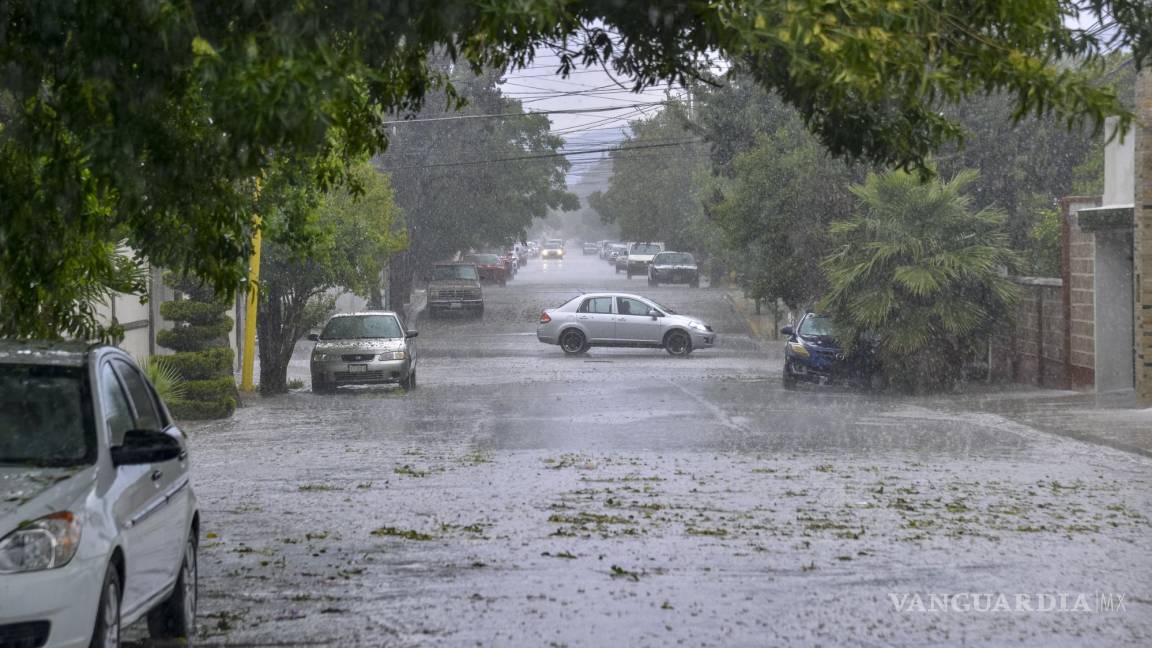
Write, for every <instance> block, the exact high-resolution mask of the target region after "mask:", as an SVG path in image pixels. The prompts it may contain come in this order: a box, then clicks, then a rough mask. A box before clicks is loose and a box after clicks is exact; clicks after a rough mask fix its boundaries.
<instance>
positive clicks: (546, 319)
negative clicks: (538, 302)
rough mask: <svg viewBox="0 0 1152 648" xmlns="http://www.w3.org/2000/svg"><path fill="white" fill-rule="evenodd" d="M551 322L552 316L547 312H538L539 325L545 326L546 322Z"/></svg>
mask: <svg viewBox="0 0 1152 648" xmlns="http://www.w3.org/2000/svg"><path fill="white" fill-rule="evenodd" d="M551 321H552V316H551V315H549V314H548V311H540V323H541V324H547V323H548V322H551Z"/></svg>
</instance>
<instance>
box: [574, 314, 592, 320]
mask: <svg viewBox="0 0 1152 648" xmlns="http://www.w3.org/2000/svg"><path fill="white" fill-rule="evenodd" d="M576 319H582V320H586V319H592V318H591V317H588V316H587V315H577V316H576Z"/></svg>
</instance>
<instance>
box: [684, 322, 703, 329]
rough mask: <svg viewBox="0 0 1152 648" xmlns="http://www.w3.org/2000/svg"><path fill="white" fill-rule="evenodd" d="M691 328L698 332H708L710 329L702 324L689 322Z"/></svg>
mask: <svg viewBox="0 0 1152 648" xmlns="http://www.w3.org/2000/svg"><path fill="white" fill-rule="evenodd" d="M688 326H689V328H694V329H696V330H697V331H707V330H708V327H707V326H704V324H703V323H702V322H688Z"/></svg>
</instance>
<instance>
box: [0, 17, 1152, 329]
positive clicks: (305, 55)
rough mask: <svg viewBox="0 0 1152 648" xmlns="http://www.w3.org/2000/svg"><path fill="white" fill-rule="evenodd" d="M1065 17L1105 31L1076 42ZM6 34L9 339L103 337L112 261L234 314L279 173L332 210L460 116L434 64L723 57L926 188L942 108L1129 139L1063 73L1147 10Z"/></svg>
mask: <svg viewBox="0 0 1152 648" xmlns="http://www.w3.org/2000/svg"><path fill="white" fill-rule="evenodd" d="M1077 9H1083V16H1084V17H1092V18H1098V19H1100V20H1102V21H1103V22H1105V23H1107V24H1109V25H1112V26H1113V28H1112V29H1108V30H1081V29H1074V28H1072V27H1070V26H1068V25H1067V23H1068V22H1069V21H1068V16H1069V13H1075V12H1076V10H1077ZM0 25H4V39H3V42H2V43H0V68H2V69H4V70H7V71H9V72H10V73H9V74H6V75H5V76H4V79H3V81H2V85H0V196H3V201H2V205H3V206H2V207H0V209H3V218H0V267H2V268H4V274H3V278H2V280H0V302H2V303H3V304H4V305H5V308H4V313H5V315H4V317H3V318H2V319H0V325H2V326H3V329H2V330H0V333H2V334H5V335H40V334H56V333H57V332H59V331H65V332H71V333H76V334H81V335H88V334H102V331H101V329H100V327H99V325H98V324H97V323H96V322H95V316H94V312H93V310H92V308H91V306H90V305H91V303H92V302H91V299H92V298H93V297H94V295H99V294H100V293H101V291H103V290H105V289H106V288H108V287H111V286H122V287H126V288H130V289H131V290H132V291H134V292H138V291H139V290H140V288H141V287H142V286H141V285H139V284H131V285H124V283H123V281H122V276H121V273H120V272H119V269H120V268H118V263H119V262H117V261H112V260H110V255H109V254H107V246H108V245H110V242H112V241H121V240H123V241H125V242H126V243H127V245H128V246H129V247H130V248H131V249H133V250H136V251H137V253H138V254H139V255H140V257H141V258H146V259H148V260H149V261H151V262H152V263H154V264H156V265H158V266H161V267H168V268H177V269H180V270H184V271H188V272H190V273H191V274H193V275H196V276H199V277H203V278H205V279H206V280H207V282H208V283H209V284H210V285H211V286H212V287H213V288H214V289H215V290H216V291H217V292H219V293H220V294H221V295H223V296H226V297H231V296H232V294H233V292H234V291H235V290H236V289H238V288H239V287H241V286H242V285H243V283H244V279H245V262H246V260H247V259H248V257H249V253H250V252H251V249H250V248H251V240H252V236H251V235H252V233H253V229H254V227H255V222H254V221H255V219H254V218H253V216H254V205H253V202H254V201H253V193H254V188H255V185H256V182H257V179H258V178H260V177H263V176H265V175H266V174H267V172H268V171H269V168H270V167H271V166H272V165H273V164H275V161H276V160H279V159H288V160H304V159H312V158H317V159H323V160H331V161H332V163H330V164H324V165H317V166H315V168H314V171H315V173H314V180H315V181H316V183H317V184H318V186H320V187H322V188H327V187H328V186H330V185H332V184H333V183H335V182H336V181H337V180H339V179H340V178H341V177H342V176H344V171H345V170H346V168H347V166H348V165H349V163H350V162H351V161H352V160H355V159H358V158H359V157H361V156H363V155H366V154H373V153H379V152H381V151H382V150H384V148H385V145H386V143H387V139H388V134H387V133H388V130H387V125H386V124H385V122H386V121H387V120H388V118H389V116H390V115H393V114H396V113H401V114H404V113H408V112H410V111H413V110H415V109H418V108H419V107H420V106H421V105H422V103H423V101H424V99H425V96H426V94H428V93H430V92H439V91H441V90H443V91H445V93H446V96H447V101H446V103H447V104H448V105H449V107H456V106H458V105H459V103H460V101H459V93H458V92H457V89H456V87H455V86H454V85H452V84H450V83H449V79H448V75H447V74H445V73H444V72H443V69H444V68H443V67H441V66H431V65H429V56H430V54H429V53H430V52H442V53H444V55H445V56H446V57H448V58H449V59H450V60H451V61H452V62H453V66H452V68H453V69H456V70H466V69H467V70H472V71H479V70H482V69H496V70H503V69H506V68H508V67H523V66H525V65H527V64H529V63H530V62H532V61H533V60H534V58H535V56H536V55H537V53H538V52H540V51H555V52H557V53H559V55H560V57H561V60H560V64H559V66H558V67H559V71H560V72H561V73H564V74H566V73H568V72H570V71H572V70H573V69H574V68H576V67H579V66H591V65H604V66H605V67H607V68H610V69H612V70H613V71H614V72H616V73H617V74H619V75H621V76H623V77H626V78H633V79H635V85H636V87H637V88H643V87H648V86H652V85H656V84H659V83H663V82H670V83H675V82H683V81H685V80H687V79H691V78H697V77H700V76H703V75H704V74H706V71H707V70H708V68H709V66H710V65H711V64H712V61H713V59H714V57H715V55H717V54H718V55H720V56H723V57H724V58H725V59H726V60H729V61H735V62H737V63H738V64H739V65H740V66H742V67H743V68H744V69H746V70H747V72H748V73H749V74H750V75H752V77H753V78H755V79H756V80H757V81H758V82H759V83H760V84H761V85H762V86H764V87H765V88H768V89H771V90H774V91H776V92H778V93H779V95H780V96H781V97H782V98H783V99H784V101H785V102H786V103H788V104H789V105H791V106H793V107H795V108H796V109H797V110H799V111H800V113H801V115H802V117H803V119H804V122H805V124H806V125H807V126H808V128H809V129H810V130H812V132H814V133H815V134H816V136H817V137H818V138H819V140H820V142H821V143H823V144H824V145H825V146H827V147H828V149H829V150H830V151H832V153H833V154H835V155H839V156H845V157H848V158H860V159H865V160H868V161H870V162H873V163H876V164H884V165H901V166H910V167H916V168H920V169H924V168H925V166H924V165H925V161H926V159H927V158H928V156H929V154H930V153H931V152H932V151H933V150H935V149H937V148H938V147H939V146H941V145H942V144H944V143H947V142H952V141H957V140H958V139H959V138H960V137H961V128H960V127H959V126H958V125H957V124H956V123H955V122H954V121H952V120H950V119H949V118H948V117H947V116H946V115H942V114H941V113H940V111H939V105H940V103H941V102H947V101H954V100H956V99H959V98H963V97H967V96H973V95H979V94H985V93H991V92H998V91H1002V92H1005V93H1007V94H1008V95H1009V96H1011V97H1012V103H1011V106H1010V107H1011V109H1012V112H1013V114H1014V116H1016V117H1017V118H1020V117H1024V116H1025V115H1029V114H1037V115H1044V114H1053V115H1055V116H1056V117H1057V118H1058V119H1060V120H1061V122H1064V123H1066V124H1072V125H1076V124H1079V123H1081V122H1082V121H1087V122H1088V123H1090V124H1091V125H1093V126H1096V127H1099V126H1101V125H1102V123H1103V119H1104V118H1105V117H1106V116H1108V115H1112V114H1119V115H1121V116H1122V118H1123V120H1124V124H1125V126H1127V125H1129V124H1130V122H1131V117H1132V116H1131V113H1130V112H1129V111H1127V110H1125V108H1124V107H1123V105H1122V104H1121V103H1120V102H1119V101H1118V100H1117V98H1116V96H1115V94H1114V93H1113V92H1112V91H1111V90H1110V89H1108V88H1107V87H1101V86H1099V85H1098V84H1097V83H1096V82H1095V78H1094V76H1095V75H1093V74H1092V73H1091V72H1088V71H1082V70H1069V69H1066V68H1063V67H1060V66H1059V65H1057V63H1058V62H1059V61H1062V60H1066V59H1068V58H1073V57H1084V56H1087V57H1098V56H1099V53H1100V52H1101V51H1106V50H1129V51H1132V52H1133V56H1134V58H1135V59H1136V61H1137V65H1139V64H1140V63H1142V62H1144V61H1145V60H1146V59H1147V58H1148V53H1149V48H1150V47H1152V45H1150V44H1149V39H1148V36H1149V34H1150V33H1152V18H1149V12H1148V11H1147V2H1146V0H1086V1H1085V2H1083V3H1074V4H1069V3H1068V2H1066V1H1065V0H1015V1H1013V2H1003V0H972V1H970V2H955V1H954V0H927V1H924V2H914V3H907V2H889V1H885V0H836V1H832V2H807V3H806V2H795V1H792V0H764V1H762V2H756V3H744V2H683V0H650V1H649V2H621V1H619V0H582V1H579V2H556V1H555V0H516V1H515V2H513V1H510V0H483V1H481V0H423V1H422V2H419V3H408V2H400V3H376V2H358V1H357V2H327V3H324V2H283V1H281V0H250V1H247V2H233V3H220V2H205V1H204V0H189V1H181V2H177V1H175V0H154V1H150V2H107V1H106V0H61V1H58V2H43V1H42V0H8V1H6V2H3V3H0ZM524 119H526V118H517V119H509V120H505V121H503V122H491V121H486V122H483V123H484V124H485V125H486V127H491V128H496V129H500V128H505V127H509V126H510V125H511V124H513V123H519V122H522V121H523V120H524ZM535 119H544V117H543V116H540V117H537V118H535ZM476 121H478V122H479V121H481V120H476ZM336 135H339V136H338V137H337V136H336ZM531 148H532V144H531V143H530V142H526V143H525V146H524V147H520V148H519V152H520V153H523V151H524V150H525V149H531ZM463 152H464V151H461V153H463ZM452 154H453V155H455V154H456V152H452ZM461 159H463V158H461ZM485 186H486V185H484V184H476V185H474V188H482V187H485ZM483 193H484V192H482V191H476V192H474V195H481V196H482V195H483ZM401 203H402V204H403V205H404V206H405V207H407V206H408V203H407V202H406V201H403V200H402V201H401ZM503 205H504V203H503V202H498V203H495V204H494V206H496V207H501V206H503Z"/></svg>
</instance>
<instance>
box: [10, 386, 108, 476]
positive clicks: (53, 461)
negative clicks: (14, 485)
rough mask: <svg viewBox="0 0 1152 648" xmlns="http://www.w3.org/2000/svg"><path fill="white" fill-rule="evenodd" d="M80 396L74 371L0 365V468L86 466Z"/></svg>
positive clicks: (91, 451) (89, 439)
mask: <svg viewBox="0 0 1152 648" xmlns="http://www.w3.org/2000/svg"><path fill="white" fill-rule="evenodd" d="M85 392H86V389H85V385H84V378H83V371H82V370H81V369H80V368H78V367H49V366H42V365H18V364H0V465H32V466H76V465H81V464H87V463H92V462H93V461H94V460H95V456H96V441H95V434H94V433H93V427H92V424H91V419H90V418H89V416H88V414H87V411H86V410H87V406H86V405H85V401H86V400H87V399H86V398H85Z"/></svg>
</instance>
